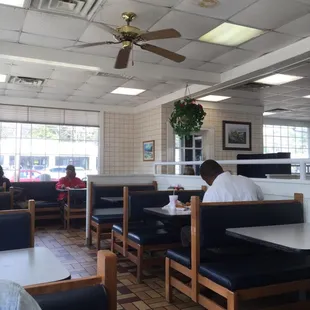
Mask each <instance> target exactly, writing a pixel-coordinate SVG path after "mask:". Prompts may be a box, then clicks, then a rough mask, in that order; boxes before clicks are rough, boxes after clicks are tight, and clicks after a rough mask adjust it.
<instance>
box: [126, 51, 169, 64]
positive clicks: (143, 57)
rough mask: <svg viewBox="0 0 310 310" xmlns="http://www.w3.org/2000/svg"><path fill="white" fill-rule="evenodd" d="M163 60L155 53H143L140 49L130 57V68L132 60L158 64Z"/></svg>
mask: <svg viewBox="0 0 310 310" xmlns="http://www.w3.org/2000/svg"><path fill="white" fill-rule="evenodd" d="M163 59H164V58H163V57H161V56H159V55H156V54H154V53H151V52H147V51H142V50H140V49H136V48H135V49H134V51H133V53H132V54H131V56H130V60H129V66H130V65H131V60H133V61H142V62H148V63H154V64H156V63H159V62H160V61H161V60H163Z"/></svg>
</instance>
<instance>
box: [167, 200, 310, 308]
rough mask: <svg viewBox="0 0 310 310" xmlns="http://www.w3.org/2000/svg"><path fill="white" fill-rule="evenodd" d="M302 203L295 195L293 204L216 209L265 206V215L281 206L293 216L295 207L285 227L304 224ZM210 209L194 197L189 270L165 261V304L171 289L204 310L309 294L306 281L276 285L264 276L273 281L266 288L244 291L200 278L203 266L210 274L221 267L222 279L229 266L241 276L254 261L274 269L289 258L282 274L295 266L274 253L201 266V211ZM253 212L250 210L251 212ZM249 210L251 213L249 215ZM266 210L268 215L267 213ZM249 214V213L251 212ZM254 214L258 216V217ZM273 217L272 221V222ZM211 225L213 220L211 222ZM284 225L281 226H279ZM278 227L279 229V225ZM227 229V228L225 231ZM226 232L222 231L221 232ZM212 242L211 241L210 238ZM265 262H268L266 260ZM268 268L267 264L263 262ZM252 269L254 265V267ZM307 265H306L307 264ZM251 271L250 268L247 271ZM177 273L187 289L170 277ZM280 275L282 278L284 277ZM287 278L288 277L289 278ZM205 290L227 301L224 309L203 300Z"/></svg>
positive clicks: (309, 284)
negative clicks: (303, 293)
mask: <svg viewBox="0 0 310 310" xmlns="http://www.w3.org/2000/svg"><path fill="white" fill-rule="evenodd" d="M302 202H303V195H302V194H295V195H294V200H282V201H281V200H279V201H262V202H234V203H221V204H219V203H218V206H220V207H222V208H223V206H224V207H225V206H233V207H234V205H235V206H236V208H238V206H243V207H246V208H247V207H248V208H249V210H251V206H253V205H257V207H258V208H259V206H260V205H261V206H267V208H266V209H265V211H264V212H265V213H264V215H266V212H267V213H268V212H269V211H268V210H267V209H268V207H269V206H268V205H271V204H274V205H276V204H278V207H279V210H281V206H287V209H286V212H287V211H288V210H289V209H290V211H291V212H295V211H294V210H295V208H296V207H298V210H297V211H296V213H295V214H294V215H293V218H292V219H290V215H289V214H286V216H284V217H283V218H282V220H283V219H286V220H285V221H287V222H288V223H290V222H291V221H292V222H294V221H297V222H301V221H302V220H303V214H302V212H303V210H302ZM212 206H216V204H214V203H203V204H201V203H200V202H199V198H198V197H193V198H192V204H191V208H192V213H191V250H190V266H189V267H188V266H184V265H182V264H180V263H178V262H176V261H175V260H172V259H170V258H169V257H166V278H165V290H166V299H167V301H168V302H171V300H172V288H173V287H174V288H176V289H177V290H179V291H181V292H182V293H183V294H185V295H187V296H188V297H190V298H191V299H192V300H193V301H194V302H198V303H199V304H200V305H202V306H203V307H205V308H207V309H221V310H225V309H227V310H237V309H239V308H238V306H239V302H240V301H248V300H252V299H257V298H263V297H268V296H273V295H281V294H285V293H290V292H296V291H298V290H300V291H305V290H310V279H305V280H296V281H294V280H291V282H290V281H289V282H285V281H279V282H280V283H279V282H277V281H276V280H275V281H274V280H273V278H274V277H271V276H270V275H268V273H266V276H267V277H269V281H270V279H271V282H272V281H274V282H273V283H271V284H267V285H265V286H257V287H256V286H255V285H254V287H246V288H243V289H237V290H230V289H228V288H226V287H224V286H222V285H220V284H218V283H216V282H214V281H213V280H212V279H210V278H208V277H205V276H203V275H202V274H201V268H203V267H204V266H207V267H208V266H211V268H213V269H212V272H213V273H216V270H221V267H222V268H223V273H221V275H223V274H225V272H226V270H227V268H229V267H228V266H230V265H232V270H233V272H234V273H235V272H238V271H237V270H235V269H234V265H236V264H237V265H238V264H239V267H240V265H241V272H243V271H242V269H246V268H245V266H251V264H252V261H253V260H254V263H256V262H257V261H259V262H264V261H266V260H267V259H268V258H270V259H271V261H270V262H273V263H275V266H276V265H277V264H278V263H280V262H281V258H285V259H286V258H288V259H287V267H285V268H284V269H283V273H285V272H286V268H289V266H291V264H292V265H293V264H294V263H295V260H294V258H293V256H291V255H290V256H288V257H287V254H286V253H285V252H283V253H278V252H277V253H274V254H275V256H273V255H274V254H273V253H269V254H268V256H266V257H264V256H261V257H258V259H257V257H256V255H253V256H251V255H247V256H245V257H242V256H240V257H238V259H232V257H230V258H227V259H226V260H224V261H223V260H222V261H221V260H216V259H215V260H214V258H213V260H212V259H211V260H210V261H208V260H206V261H204V262H202V261H201V255H200V252H201V243H200V240H201V239H200V238H201V226H202V225H203V224H202V223H203V220H202V219H201V218H200V216H201V209H202V208H210V207H212ZM252 210H253V209H252ZM252 210H251V211H252ZM266 210H267V211H266ZM251 211H249V212H251ZM257 212H258V213H259V212H260V211H259V210H258V209H257ZM272 212H274V210H272V211H270V214H271V213H272ZM258 213H257V214H258ZM222 216H223V217H224V216H225V210H223V213H222ZM275 216H276V215H274V217H273V219H272V220H271V221H273V220H274V219H275ZM210 220H211V221H212V219H210ZM282 224H283V223H282ZM278 225H281V223H280V224H278ZM227 228H228V227H227ZM223 229H225V228H223ZM211 238H212V237H211ZM273 257H274V258H275V259H276V260H273V261H272V258H273ZM266 258H267V259H266ZM266 263H267V264H268V263H269V262H268V260H267V261H266ZM254 265H255V264H254ZM308 265H309V264H308ZM298 267H299V265H298V264H297V266H296V268H297V269H298ZM250 269H251V267H250ZM173 270H175V271H178V272H179V273H182V274H183V275H185V276H187V277H188V278H190V279H191V283H190V285H188V284H185V283H184V282H182V281H180V280H179V279H178V278H177V277H175V276H173V274H172V271H173ZM305 272H306V273H309V272H310V265H309V267H306V270H305ZM283 273H281V277H282V275H283ZM289 277H290V275H289ZM253 278H255V279H254V283H255V281H256V276H254V277H253ZM203 288H206V289H208V290H210V291H212V292H215V293H216V294H218V295H220V296H221V297H223V298H224V299H225V300H226V301H227V306H225V307H223V306H222V304H219V303H218V302H217V301H215V300H213V299H211V298H209V297H207V296H205V295H204V294H203V293H202V292H201V291H200V289H203ZM309 305H310V303H309V301H308V302H305V301H300V302H297V303H295V304H292V305H281V306H273V307H272V308H268V309H273V310H275V309H277V310H284V309H309Z"/></svg>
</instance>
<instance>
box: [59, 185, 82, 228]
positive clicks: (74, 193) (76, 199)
mask: <svg viewBox="0 0 310 310" xmlns="http://www.w3.org/2000/svg"><path fill="white" fill-rule="evenodd" d="M85 218H86V189H70V190H68V196H67V203H66V204H65V205H64V207H63V223H64V228H67V230H69V229H70V220H71V219H85Z"/></svg>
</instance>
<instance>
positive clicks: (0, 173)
mask: <svg viewBox="0 0 310 310" xmlns="http://www.w3.org/2000/svg"><path fill="white" fill-rule="evenodd" d="M3 183H5V184H6V191H7V192H8V191H9V190H10V187H11V182H10V180H9V179H8V178H6V177H5V176H4V172H3V168H2V166H0V188H3Z"/></svg>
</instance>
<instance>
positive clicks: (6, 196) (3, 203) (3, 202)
mask: <svg viewBox="0 0 310 310" xmlns="http://www.w3.org/2000/svg"><path fill="white" fill-rule="evenodd" d="M10 209H11V194H10V193H8V192H1V193H0V210H10Z"/></svg>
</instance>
